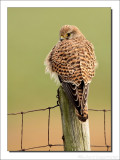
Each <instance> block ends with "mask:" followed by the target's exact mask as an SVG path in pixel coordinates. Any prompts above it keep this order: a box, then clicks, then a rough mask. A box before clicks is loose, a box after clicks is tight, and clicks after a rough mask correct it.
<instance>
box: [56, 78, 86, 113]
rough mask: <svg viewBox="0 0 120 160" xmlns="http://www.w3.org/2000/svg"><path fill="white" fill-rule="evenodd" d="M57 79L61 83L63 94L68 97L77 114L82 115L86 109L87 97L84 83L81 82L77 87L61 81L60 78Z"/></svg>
mask: <svg viewBox="0 0 120 160" xmlns="http://www.w3.org/2000/svg"><path fill="white" fill-rule="evenodd" d="M58 77H59V80H60V82H61V83H62V87H63V89H64V91H65V93H66V94H67V96H68V99H69V100H70V102H71V103H72V104H73V105H74V106H75V108H76V109H77V111H78V113H79V114H80V115H83V112H84V111H83V110H84V108H85V107H86V102H87V95H88V88H89V87H88V86H89V84H88V85H85V84H84V81H82V82H81V84H80V85H79V86H76V85H74V84H72V83H69V82H64V81H62V79H61V77H60V76H58Z"/></svg>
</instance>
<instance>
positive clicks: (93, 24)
mask: <svg viewBox="0 0 120 160" xmlns="http://www.w3.org/2000/svg"><path fill="white" fill-rule="evenodd" d="M7 24H8V113H15V112H21V111H28V110H34V109H40V108H46V107H52V106H54V105H56V101H57V99H56V94H57V88H58V87H59V85H57V84H55V82H54V80H51V78H50V75H49V74H45V66H44V60H45V58H46V56H47V54H48V53H49V52H50V51H51V49H52V48H53V46H54V45H55V44H56V43H57V42H58V40H59V30H60V28H61V27H62V26H63V25H65V24H71V25H75V26H77V27H78V28H79V29H80V30H81V32H82V33H83V34H84V35H85V37H86V38H87V39H88V40H89V41H90V42H92V43H93V44H94V47H95V54H96V58H97V61H98V68H97V69H96V74H95V77H94V78H93V81H92V83H91V84H90V89H89V96H88V107H89V108H92V109H111V8H8V22H7ZM47 123H48V111H44V112H34V113H29V114H26V115H25V116H24V136H23V140H24V142H23V147H24V148H27V147H28V148H29V147H34V146H40V145H46V144H47V134H48V133H47ZM89 123H90V138H91V145H101V146H103V145H105V142H104V114H103V112H91V111H89ZM106 134H107V139H106V140H107V145H111V112H106ZM20 135H21V115H16V116H8V151H15V150H19V149H20V144H21V140H20ZM61 137H62V126H61V115H60V111H59V108H58V107H57V108H55V109H54V110H52V111H51V121H50V143H53V144H57V143H59V144H62V138H61ZM49 149H50V150H51V151H63V147H52V148H49V147H46V148H40V149H39V148H38V149H35V150H31V151H36V150H37V151H45V150H46V151H48V150H49ZM91 150H92V151H106V148H104V147H96V148H94V147H92V148H91ZM110 150H111V148H109V151H110Z"/></svg>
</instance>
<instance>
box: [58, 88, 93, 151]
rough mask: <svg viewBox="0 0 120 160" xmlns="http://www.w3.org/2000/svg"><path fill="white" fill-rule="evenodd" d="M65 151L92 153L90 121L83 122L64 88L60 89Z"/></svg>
mask: <svg viewBox="0 0 120 160" xmlns="http://www.w3.org/2000/svg"><path fill="white" fill-rule="evenodd" d="M58 94H59V103H60V109H61V118H62V128H63V142H64V151H90V136H89V121H88V120H87V121H86V122H81V121H80V120H79V119H78V117H77V116H76V113H75V107H74V106H73V105H72V104H71V103H70V102H69V100H68V98H67V96H66V94H65V92H64V90H63V88H62V87H61V86H60V87H59V89H58Z"/></svg>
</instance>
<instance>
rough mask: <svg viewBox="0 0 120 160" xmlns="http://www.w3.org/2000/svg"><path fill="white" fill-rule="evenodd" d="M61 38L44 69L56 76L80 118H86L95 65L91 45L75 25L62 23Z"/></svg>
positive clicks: (48, 57) (47, 59)
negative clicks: (63, 24)
mask: <svg viewBox="0 0 120 160" xmlns="http://www.w3.org/2000/svg"><path fill="white" fill-rule="evenodd" d="M60 37H62V39H61V41H59V42H58V43H57V44H56V45H55V46H54V48H53V49H52V50H51V52H50V53H49V55H48V56H47V58H46V61H45V64H46V70H47V71H48V72H50V73H51V74H55V75H57V76H58V77H59V80H60V82H61V83H62V86H63V88H64V90H65V92H66V94H67V95H68V98H69V99H70V101H71V102H72V103H73V104H74V106H75V107H76V109H77V113H78V117H79V119H80V120H82V121H85V120H86V119H87V117H88V113H87V95H88V86H89V83H90V82H91V80H92V78H93V77H94V74H95V66H96V58H95V53H94V47H93V45H92V43H90V42H89V41H88V40H87V39H86V38H85V37H84V35H83V34H82V33H81V32H80V31H79V29H78V28H77V27H75V26H71V25H65V26H63V27H62V28H61V30H60ZM81 117H82V118H81Z"/></svg>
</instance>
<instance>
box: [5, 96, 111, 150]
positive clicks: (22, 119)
mask: <svg viewBox="0 0 120 160" xmlns="http://www.w3.org/2000/svg"><path fill="white" fill-rule="evenodd" d="M57 98H58V96H57ZM59 106H60V105H59V102H58V101H57V105H55V106H53V107H47V108H44V109H36V110H29V111H25V112H17V113H9V114H8V116H10V115H11V116H14V115H20V114H21V149H20V150H16V151H29V150H33V149H38V148H45V147H50V148H51V147H57V146H64V145H63V144H50V143H49V142H50V118H51V116H50V111H51V109H54V108H56V107H59ZM46 110H48V111H49V112H48V144H47V145H44V146H35V147H30V148H23V125H24V124H23V123H24V114H27V113H31V112H37V111H46ZM88 110H89V111H96V112H98V111H99V112H101V111H102V112H104V140H105V145H104V146H100V145H98V146H97V145H91V147H101V148H102V147H103V148H105V147H106V149H107V151H109V148H110V147H111V146H110V145H107V142H106V112H109V111H111V110H108V109H103V110H102V109H88ZM48 151H50V149H49V150H48Z"/></svg>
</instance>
